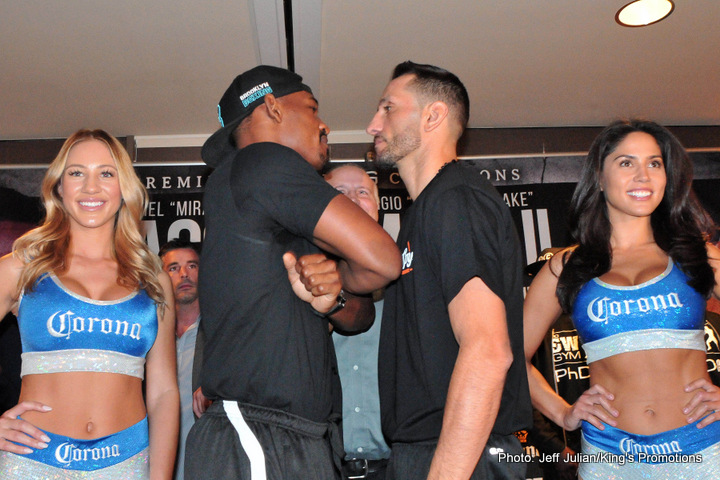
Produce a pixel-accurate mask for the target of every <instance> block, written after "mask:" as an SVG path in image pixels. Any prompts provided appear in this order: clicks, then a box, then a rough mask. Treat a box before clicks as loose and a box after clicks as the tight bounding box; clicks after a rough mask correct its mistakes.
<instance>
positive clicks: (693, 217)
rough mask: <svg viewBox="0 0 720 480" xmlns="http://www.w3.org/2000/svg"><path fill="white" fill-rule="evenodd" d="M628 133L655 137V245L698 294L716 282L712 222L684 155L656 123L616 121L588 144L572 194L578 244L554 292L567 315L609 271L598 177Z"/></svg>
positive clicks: (572, 226) (572, 224) (604, 212)
mask: <svg viewBox="0 0 720 480" xmlns="http://www.w3.org/2000/svg"><path fill="white" fill-rule="evenodd" d="M633 132H644V133H647V134H648V135H651V136H652V137H653V138H654V139H655V141H656V142H657V144H658V146H659V147H660V151H661V153H662V159H663V163H664V165H665V174H666V177H667V183H666V185H665V194H664V196H663V199H662V201H661V203H660V205H658V207H657V208H656V209H655V211H654V212H653V213H652V214H651V216H650V223H651V226H652V230H653V235H654V236H655V242H656V243H657V244H658V246H659V247H660V248H661V249H662V250H663V251H665V252H666V253H667V254H668V256H670V257H671V258H672V259H673V261H674V262H675V263H676V264H677V265H678V266H679V267H680V269H681V270H682V271H683V272H685V274H686V275H687V276H688V278H689V280H688V285H690V286H691V287H693V288H694V289H695V290H697V291H698V292H699V293H701V294H702V295H705V296H708V295H709V294H710V292H711V291H712V288H713V286H714V284H715V279H714V275H713V271H712V268H711V267H710V265H709V264H708V257H707V250H706V247H705V236H706V235H707V234H708V233H709V232H710V230H711V227H712V222H711V220H710V216H709V215H708V214H707V213H706V212H705V210H704V209H703V208H702V206H701V205H700V202H698V200H697V198H696V197H695V194H694V193H693V191H692V188H691V185H692V179H693V174H692V163H691V162H690V158H689V156H688V154H687V152H686V151H685V149H684V148H683V146H682V145H681V144H680V142H679V141H678V140H677V138H675V136H673V134H672V133H670V132H669V131H668V130H667V129H666V128H664V127H662V126H661V125H658V124H657V123H655V122H650V121H645V120H618V121H616V122H613V123H611V124H610V125H608V126H607V127H605V129H604V130H603V131H602V132H601V133H600V135H598V136H597V138H595V140H594V141H593V144H592V145H591V147H590V151H589V152H588V156H587V159H586V161H585V165H584V166H583V171H582V174H581V178H580V181H579V182H578V184H577V186H576V187H575V192H574V193H573V197H572V201H571V204H570V219H569V221H570V234H571V235H572V237H573V240H574V241H575V242H577V244H578V246H577V248H576V249H575V250H574V251H573V253H572V254H571V255H567V256H566V258H565V259H564V260H565V261H566V263H565V265H564V267H563V271H562V273H561V274H560V278H559V280H558V286H557V292H556V293H557V297H558V300H559V301H560V305H561V306H562V308H563V310H564V311H565V312H570V311H571V309H572V304H573V303H574V301H575V297H576V296H577V293H578V291H579V290H580V288H581V287H582V286H583V285H584V284H585V283H587V282H588V281H590V280H591V279H593V278H595V277H598V276H600V275H602V274H604V273H606V272H607V271H609V270H610V266H611V264H612V250H611V248H610V234H611V231H612V226H611V225H610V220H609V218H608V213H607V205H606V203H605V196H604V194H603V192H602V191H601V189H600V174H601V172H602V168H603V164H604V161H605V158H606V157H607V156H608V155H610V154H611V153H612V152H613V151H614V150H615V149H616V148H617V146H618V144H619V143H620V142H622V141H623V140H624V139H625V137H627V136H628V135H629V134H630V133H633Z"/></svg>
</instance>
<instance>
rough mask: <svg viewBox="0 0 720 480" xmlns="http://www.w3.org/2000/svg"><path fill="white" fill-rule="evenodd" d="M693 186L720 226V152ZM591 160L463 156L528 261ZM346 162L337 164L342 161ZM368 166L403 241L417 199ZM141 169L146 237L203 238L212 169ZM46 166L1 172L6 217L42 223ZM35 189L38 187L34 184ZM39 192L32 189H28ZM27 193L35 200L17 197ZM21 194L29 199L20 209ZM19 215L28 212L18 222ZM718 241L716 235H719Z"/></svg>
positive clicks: (699, 161) (701, 161) (558, 238)
mask: <svg viewBox="0 0 720 480" xmlns="http://www.w3.org/2000/svg"><path fill="white" fill-rule="evenodd" d="M691 157H692V159H693V164H694V172H695V182H694V183H693V187H694V189H695V192H696V194H697V196H698V198H699V199H700V201H701V202H702V203H703V205H704V206H705V208H706V209H707V210H708V212H709V213H710V214H711V216H712V217H713V219H714V221H715V223H716V224H720V202H718V200H717V192H718V190H719V189H720V153H718V152H693V153H691ZM583 159H584V157H583V156H581V155H569V156H556V157H547V158H535V157H508V158H495V159H492V158H491V159H473V160H461V161H462V162H466V163H467V164H469V165H472V166H473V168H476V169H478V171H479V172H480V174H481V176H483V177H484V178H486V179H488V180H489V181H490V182H491V183H492V184H493V185H494V186H495V187H496V188H497V189H498V192H499V193H500V195H501V196H502V198H503V200H504V201H505V203H506V204H507V205H508V207H509V208H510V212H511V215H512V218H513V220H514V221H515V225H516V228H517V232H518V236H519V237H520V241H521V244H522V248H523V253H524V256H525V260H526V263H532V262H534V261H535V259H536V258H537V256H538V254H539V252H541V251H542V250H543V249H544V248H548V247H551V246H552V247H558V246H566V245H568V244H569V242H570V238H569V234H568V231H567V226H566V219H567V209H568V206H569V203H570V198H571V197H572V192H573V190H574V189H575V184H576V182H577V180H578V178H579V175H580V172H581V169H582V164H583ZM343 163H345V162H333V165H340V164H343ZM359 165H360V166H362V167H365V168H367V169H368V174H369V175H370V177H371V178H372V179H373V180H374V181H375V182H377V185H378V190H379V194H380V205H379V206H380V223H381V225H382V226H383V227H384V228H385V230H387V231H388V233H390V235H392V236H393V238H397V233H398V232H399V230H400V222H401V218H402V216H403V214H404V212H405V211H406V210H407V209H408V207H409V206H410V204H411V199H410V197H409V195H408V193H407V190H406V189H405V186H404V185H403V183H402V180H401V179H400V175H399V174H398V172H397V171H396V170H381V169H378V168H376V167H375V165H372V164H371V165H370V166H369V167H368V166H367V164H359ZM135 170H136V172H137V173H138V176H139V177H140V180H141V181H142V183H143V185H145V187H146V188H147V190H148V193H149V194H150V204H149V205H148V207H147V209H146V211H145V216H144V218H143V221H144V224H145V227H146V230H147V232H146V239H147V242H148V244H149V245H150V248H151V249H152V250H153V251H157V250H158V248H159V247H160V245H162V244H163V243H165V242H166V241H168V240H170V239H172V238H178V237H179V238H184V239H186V240H189V241H192V242H202V240H203V238H204V232H205V222H204V213H203V212H204V209H203V204H202V201H203V190H204V187H205V181H206V180H207V177H208V175H209V174H210V172H211V169H210V168H209V167H207V166H205V165H203V164H197V165H162V166H145V165H142V164H137V165H135ZM43 174H44V169H38V168H30V167H27V168H25V167H19V168H7V169H0V210H1V211H2V212H3V213H2V218H0V219H7V218H8V215H11V214H12V216H13V218H12V220H13V221H24V222H31V223H32V224H35V223H37V222H38V221H39V220H40V216H39V215H37V214H33V212H36V211H37V208H38V207H37V205H39V202H38V200H37V196H38V195H39V189H40V182H41V179H42V175H43ZM31 187H32V188H31ZM29 190H32V193H28V191H29ZM18 192H19V193H21V194H23V195H25V196H28V195H29V197H28V198H25V197H18V195H17V193H18ZM17 198H23V205H26V204H30V206H25V207H19V206H18V205H17ZM19 212H26V214H22V216H24V217H25V216H26V217H27V218H23V219H17V218H15V217H17V216H18V214H19ZM716 240H717V239H716Z"/></svg>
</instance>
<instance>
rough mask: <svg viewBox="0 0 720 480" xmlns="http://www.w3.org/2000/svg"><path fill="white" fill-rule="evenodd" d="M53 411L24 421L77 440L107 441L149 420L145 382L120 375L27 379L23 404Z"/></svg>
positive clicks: (32, 413) (25, 416)
mask: <svg viewBox="0 0 720 480" xmlns="http://www.w3.org/2000/svg"><path fill="white" fill-rule="evenodd" d="M24 400H32V401H37V402H41V403H44V404H45V405H48V406H50V407H52V410H51V411H49V412H45V413H43V412H36V411H30V412H26V413H24V414H23V415H22V418H23V419H25V420H27V421H28V422H30V423H32V424H33V425H35V426H36V427H38V428H40V429H42V430H45V431H48V432H52V433H56V434H59V435H65V436H68V437H72V438H77V439H92V438H98V437H104V436H106V435H110V434H113V433H116V432H119V431H121V430H124V429H126V428H128V427H130V426H132V425H134V424H136V423H137V422H139V421H140V420H142V419H143V418H144V417H145V402H144V401H143V396H142V381H141V380H140V379H139V378H136V377H131V376H128V375H120V374H116V373H95V372H64V373H50V374H37V375H26V376H25V377H23V381H22V390H21V392H20V401H21V402H22V401H24Z"/></svg>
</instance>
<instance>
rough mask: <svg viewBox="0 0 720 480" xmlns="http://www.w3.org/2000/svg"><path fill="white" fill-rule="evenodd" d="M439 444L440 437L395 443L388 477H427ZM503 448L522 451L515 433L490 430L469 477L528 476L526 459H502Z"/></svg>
mask: <svg viewBox="0 0 720 480" xmlns="http://www.w3.org/2000/svg"><path fill="white" fill-rule="evenodd" d="M436 448H437V441H432V442H421V443H393V444H392V447H391V452H392V453H390V462H389V463H388V467H387V474H386V476H385V479H386V480H408V479H418V478H423V479H424V478H427V475H428V473H429V472H430V463H432V459H433V456H434V455H435V449H436ZM500 451H502V452H505V453H508V454H512V455H518V456H519V455H520V454H522V453H523V450H522V446H521V445H520V441H519V440H518V439H517V437H516V436H515V435H495V434H491V435H490V438H489V439H488V441H487V444H486V445H485V450H484V451H483V454H482V456H481V457H480V460H479V461H478V464H477V467H475V471H474V472H473V474H472V476H471V477H470V480H495V479H500V478H502V479H504V480H525V469H526V465H525V463H523V462H505V461H500V460H499V459H498V455H497V453H498V452H500Z"/></svg>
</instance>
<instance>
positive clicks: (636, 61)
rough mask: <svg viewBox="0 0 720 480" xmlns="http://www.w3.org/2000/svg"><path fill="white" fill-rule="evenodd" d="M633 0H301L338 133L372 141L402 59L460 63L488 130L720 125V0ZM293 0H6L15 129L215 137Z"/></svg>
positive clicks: (268, 52)
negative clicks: (638, 13)
mask: <svg viewBox="0 0 720 480" xmlns="http://www.w3.org/2000/svg"><path fill="white" fill-rule="evenodd" d="M627 1H629V0H612V1H611V0H552V1H550V0H544V1H543V0H444V1H439V2H428V1H421V0H362V1H359V0H325V1H322V0H292V3H293V17H294V31H295V35H294V36H295V39H294V41H295V65H296V71H297V72H298V73H300V74H301V75H303V76H304V77H305V80H306V82H307V83H308V84H309V85H310V86H311V87H312V88H313V90H314V92H315V94H316V96H317V97H318V98H319V99H320V109H321V115H322V117H323V119H324V120H325V121H326V122H327V123H328V124H329V125H330V127H331V128H332V129H333V130H334V131H335V133H334V134H333V135H332V136H331V140H334V141H335V142H337V141H341V140H342V141H352V140H353V139H357V140H365V139H366V138H367V137H364V136H363V135H362V134H360V132H362V130H364V128H365V125H366V123H367V122H368V120H369V119H370V117H371V116H372V113H373V110H374V108H375V106H376V103H377V99H378V97H379V95H380V93H381V91H382V89H383V87H384V85H385V83H386V82H387V80H388V79H389V76H390V72H391V70H392V68H393V66H394V65H395V64H397V63H399V62H401V61H403V60H408V59H411V60H413V61H417V62H421V63H433V64H437V65H439V66H442V67H445V68H447V69H449V70H451V71H453V72H454V73H456V74H457V75H458V76H459V77H460V78H461V79H462V80H463V81H464V83H465V85H466V86H467V87H468V90H469V93H470V100H471V118H470V126H471V127H525V126H580V125H582V126H589V125H603V124H605V123H607V122H609V121H610V120H612V119H614V118H616V117H619V116H643V117H647V118H651V119H654V120H657V121H659V122H661V123H665V124H668V125H720V62H719V61H718V60H719V59H720V53H719V52H720V28H718V21H719V20H720V1H718V0H675V4H676V6H675V11H674V12H673V14H672V15H671V16H670V17H669V18H668V19H666V20H665V21H663V22H660V23H658V24H655V25H651V26H649V27H643V28H634V29H630V28H623V27H620V26H619V25H617V24H616V23H615V22H614V15H615V12H616V10H617V9H618V8H619V7H620V6H622V5H623V4H624V3H627ZM282 5H283V2H282V0H235V1H230V0H0V66H1V68H2V73H0V140H8V139H30V138H52V137H64V136H67V135H68V134H70V133H72V132H73V131H74V130H76V129H78V128H80V127H101V128H105V129H107V130H108V131H110V132H111V133H114V134H116V135H118V136H123V135H134V136H136V138H137V140H138V146H143V145H142V144H143V143H144V144H145V145H146V146H153V145H198V144H201V143H202V141H203V139H204V138H206V137H207V135H209V134H210V133H211V132H212V131H214V130H215V129H216V128H217V119H216V110H215V104H216V102H217V100H218V99H219V98H220V96H221V95H222V93H223V91H224V90H225V88H226V87H227V86H228V85H229V83H230V81H231V80H232V79H233V78H234V76H235V75H237V74H238V73H240V72H242V71H243V70H246V69H248V68H251V67H253V66H255V65H256V64H258V63H269V64H275V65H285V64H286V63H285V62H286V56H285V30H284V17H283V13H282Z"/></svg>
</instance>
